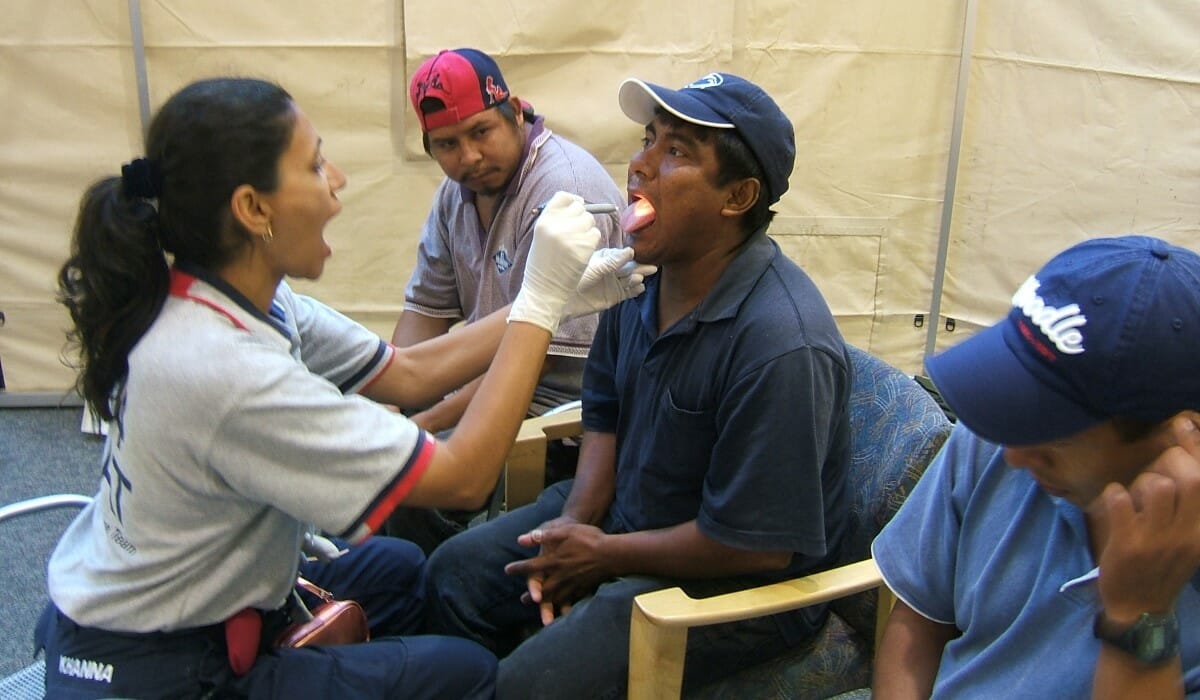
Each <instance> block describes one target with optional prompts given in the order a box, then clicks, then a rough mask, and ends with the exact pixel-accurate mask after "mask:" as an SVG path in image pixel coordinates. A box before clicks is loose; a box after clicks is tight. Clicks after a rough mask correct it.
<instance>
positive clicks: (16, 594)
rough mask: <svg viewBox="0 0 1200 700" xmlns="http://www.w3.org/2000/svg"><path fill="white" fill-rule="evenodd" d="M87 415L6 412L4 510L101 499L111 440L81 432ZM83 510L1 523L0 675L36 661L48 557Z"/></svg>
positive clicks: (1, 429) (0, 414)
mask: <svg viewBox="0 0 1200 700" xmlns="http://www.w3.org/2000/svg"><path fill="white" fill-rule="evenodd" d="M81 417H82V409H81V408H79V407H72V408H0V505H6V504H8V503H12V502H14V501H19V500H22V499H26V498H33V497H35V496H45V495H49V494H54V493H82V494H87V495H91V494H93V493H95V490H96V483H97V479H98V478H99V474H100V455H101V452H102V450H103V440H102V439H101V438H100V437H98V436H95V435H88V434H86V433H83V432H81V431H80V429H79V427H80V418H81ZM77 512H78V510H77V509H74V508H72V509H60V510H54V511H47V512H44V513H39V514H34V515H26V516H21V517H18V518H15V519H13V520H10V521H8V522H5V523H0V558H3V564H2V565H0V677H2V676H7V675H9V674H11V673H13V672H15V671H17V670H19V669H21V668H22V667H24V666H26V665H28V664H29V663H30V662H31V661H32V652H33V625H34V622H35V621H36V619H37V616H38V614H39V613H40V612H41V610H42V607H43V606H44V605H45V604H46V600H47V598H46V558H47V557H48V556H49V554H50V552H51V550H53V548H54V544H55V542H57V541H58V536H59V534H61V533H62V531H63V529H64V528H65V527H66V526H67V523H69V522H70V520H71V518H73V517H75V514H76V513H77Z"/></svg>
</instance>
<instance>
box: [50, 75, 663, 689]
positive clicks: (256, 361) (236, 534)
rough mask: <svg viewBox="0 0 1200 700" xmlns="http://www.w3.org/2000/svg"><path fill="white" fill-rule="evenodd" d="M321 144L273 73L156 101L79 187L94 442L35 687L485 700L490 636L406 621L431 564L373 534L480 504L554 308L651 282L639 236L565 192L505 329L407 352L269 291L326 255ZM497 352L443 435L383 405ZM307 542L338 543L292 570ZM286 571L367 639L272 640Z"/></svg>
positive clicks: (490, 325)
mask: <svg viewBox="0 0 1200 700" xmlns="http://www.w3.org/2000/svg"><path fill="white" fill-rule="evenodd" d="M320 146H321V140H320V138H319V137H318V135H317V132H316V129H315V128H314V127H313V125H312V123H311V122H310V121H309V119H308V117H306V116H305V114H304V112H302V111H301V110H300V108H299V107H298V106H297V105H296V104H295V103H294V102H293V100H292V98H291V97H290V96H289V95H288V94H287V93H286V92H285V91H284V90H283V89H281V88H280V87H278V86H276V85H273V84H270V83H266V82H262V81H258V80H248V79H213V80H204V81H200V82H196V83H193V84H191V85H188V86H187V87H185V88H184V89H182V90H180V91H179V92H178V93H176V94H175V95H173V96H172V97H171V98H170V99H169V100H168V101H167V102H166V104H164V105H163V106H162V108H161V110H160V111H159V112H158V114H157V115H156V116H155V118H154V120H153V122H152V124H151V127H150V131H149V134H148V136H147V143H146V156H145V157H144V158H141V159H138V160H135V161H133V162H132V163H130V164H128V165H126V166H125V167H123V168H122V175H121V176H120V177H109V178H105V179H102V180H100V181H99V182H97V183H96V184H94V185H93V186H92V187H91V188H90V189H89V190H88V191H87V192H86V194H85V195H84V197H83V201H82V204H81V206H80V210H79V215H78V219H77V221H76V226H75V234H74V239H73V242H72V250H71V255H70V258H69V259H68V260H67V262H66V263H65V264H64V265H63V267H62V270H61V273H60V275H59V290H60V298H61V301H62V302H63V303H64V305H65V306H66V307H67V309H68V310H69V312H70V314H71V318H72V320H73V321H74V329H73V331H72V332H71V334H70V337H71V339H72V340H73V341H74V342H75V343H76V344H77V345H78V347H79V354H80V362H79V364H80V375H79V387H80V391H81V393H82V394H83V396H84V398H86V399H87V400H88V402H89V403H90V404H91V405H92V406H93V407H94V408H95V409H96V410H97V411H98V412H99V414H100V415H101V416H102V417H103V418H104V419H106V420H107V421H109V422H110V436H109V439H108V442H107V443H106V446H105V454H104V460H103V470H102V478H101V481H100V486H99V491H98V493H97V495H96V498H95V500H94V502H93V503H92V505H90V506H88V507H87V508H85V509H84V510H83V511H82V512H81V513H80V514H79V517H77V518H76V519H75V521H74V522H73V523H72V524H71V525H70V527H69V528H68V529H67V531H66V532H65V533H64V534H63V537H62V539H61V541H60V542H59V545H58V547H57V548H56V549H55V552H54V554H53V555H52V557H51V560H50V564H49V590H50V598H51V603H50V605H49V606H47V609H46V612H45V614H44V615H43V616H42V619H41V621H40V622H39V624H38V630H37V643H38V646H39V647H44V648H45V652H46V686H47V694H48V696H49V697H55V698H59V697H72V698H74V697H79V698H92V697H137V698H143V697H170V698H184V697H226V696H250V697H276V696H286V697H314V698H316V697H320V698H332V697H355V698H367V697H380V698H382V697H406V698H415V697H448V698H449V697H453V698H465V697H490V696H491V694H492V692H493V682H494V677H495V658H494V657H492V656H491V654H490V653H489V652H487V651H485V650H484V649H483V648H482V647H479V646H477V645H475V644H473V643H471V642H466V641H463V640H457V639H450V638H442V637H432V636H429V637H417V636H409V637H401V636H396V635H401V634H406V633H412V632H414V631H416V630H417V629H418V628H419V624H420V619H421V616H422V613H423V602H424V591H423V590H422V588H421V584H420V581H421V575H420V574H421V567H422V566H423V564H424V559H423V555H422V554H421V552H420V550H419V549H418V548H417V547H416V546H415V545H412V544H411V543H408V542H404V541H402V540H394V539H390V538H386V537H377V538H373V539H367V538H368V537H369V536H370V534H371V533H372V532H373V531H374V530H375V529H376V528H377V527H378V526H379V525H380V524H381V523H382V522H383V521H384V519H385V518H386V517H387V515H388V514H389V513H390V512H391V511H392V510H393V509H394V508H395V507H396V506H397V505H398V504H400V503H404V504H405V505H417V506H436V507H449V508H470V507H477V506H478V505H479V504H480V503H481V502H482V501H483V500H484V499H485V498H486V497H487V495H488V494H489V493H490V491H491V489H492V487H493V486H494V484H495V481H496V478H497V476H498V474H499V469H500V466H501V463H502V460H503V458H504V455H505V454H506V452H507V448H508V446H509V445H510V444H511V442H512V439H513V437H514V436H515V435H516V432H517V429H518V427H519V424H520V421H521V419H522V418H523V417H524V414H525V407H526V406H527V405H528V403H529V399H530V396H531V395H532V392H533V388H534V385H535V384H536V382H537V379H538V373H539V369H540V366H541V360H542V358H543V357H544V356H545V354H546V349H547V347H548V345H549V340H550V337H551V335H552V334H553V333H554V330H555V328H556V327H557V325H558V323H559V321H560V318H561V317H562V316H564V314H568V315H569V314H575V313H586V312H594V311H596V310H599V309H601V308H604V307H606V306H608V305H610V304H612V303H615V302H616V301H619V300H620V299H621V298H623V297H626V296H631V295H633V294H636V293H639V292H640V290H641V284H640V282H641V279H640V275H638V274H635V272H636V271H635V270H632V269H631V268H630V266H628V265H624V263H626V262H627V261H629V260H630V259H631V258H632V254H631V251H630V252H614V251H599V252H596V253H595V254H594V255H593V251H594V248H595V246H596V244H597V242H598V240H599V233H598V232H597V231H596V229H595V226H594V222H593V221H592V219H591V215H590V214H587V213H586V211H585V210H584V207H583V203H582V200H580V199H579V198H578V197H575V196H573V195H567V194H565V193H559V194H558V195H556V196H555V197H554V198H553V199H552V200H551V201H550V203H549V204H548V206H547V209H546V211H545V213H544V214H543V215H542V216H541V219H540V220H539V223H538V224H537V230H536V234H535V242H534V252H533V253H531V258H530V263H529V268H528V270H527V271H526V274H525V280H524V286H523V287H522V290H521V294H520V296H518V298H517V300H516V301H515V302H514V303H513V304H512V306H511V307H510V309H509V310H508V312H507V317H506V316H505V314H504V313H503V312H497V313H496V314H493V315H492V316H489V317H487V318H485V319H482V320H480V321H479V322H477V323H474V324H471V325H469V326H467V327H464V328H463V329H461V330H459V331H457V332H455V333H453V334H451V335H447V336H442V337H440V338H438V339H435V340H432V341H430V342H428V343H425V344H422V345H418V346H413V347H411V348H405V349H396V348H394V347H392V346H390V345H389V344H387V343H385V342H383V341H381V340H380V339H379V338H378V337H377V336H375V335H373V334H371V333H370V332H369V331H367V330H366V329H365V328H363V327H362V326H360V325H358V324H357V323H355V322H353V321H351V320H350V319H348V318H346V317H344V316H342V315H340V314H338V313H337V312H335V311H333V310H332V309H330V308H329V307H327V306H324V305H323V304H321V303H319V302H317V301H315V300H313V299H311V298H309V297H306V296H303V295H300V294H297V293H295V292H293V291H292V290H291V289H290V288H289V286H288V284H287V283H286V282H285V281H284V278H285V277H297V278H304V279H316V278H317V277H319V276H320V274H321V272H322V269H323V267H324V263H325V259H326V258H327V257H328V256H329V255H330V254H331V250H330V248H329V245H328V244H327V243H326V242H325V240H324V237H323V229H324V227H325V224H326V223H327V222H328V221H329V220H330V219H331V218H332V217H333V216H335V215H336V214H337V213H338V211H339V210H340V209H341V203H340V202H339V201H338V198H337V192H338V191H339V190H341V189H342V188H343V187H344V186H345V184H346V178H345V176H344V174H343V173H342V171H341V170H340V169H339V168H338V167H337V166H336V165H334V164H333V163H331V162H329V161H327V160H325V159H324V157H323V156H322V155H321V148H320ZM589 260H590V261H591V263H590V264H589ZM581 277H582V281H581ZM577 286H578V288H577ZM506 321H507V323H506ZM489 363H490V365H491V369H490V370H488V372H487V375H486V378H485V380H484V382H483V387H482V389H481V391H480V392H479V394H478V396H477V397H476V398H475V400H474V401H473V402H472V404H471V406H470V409H469V410H468V412H467V414H466V416H465V417H464V419H463V422H462V423H461V424H460V425H459V428H458V429H457V430H456V431H455V432H454V434H453V435H452V436H450V437H449V438H448V439H447V440H445V441H444V442H438V441H437V440H435V439H434V438H433V437H432V436H430V435H429V434H427V433H425V432H423V431H421V430H420V429H419V428H418V427H417V426H416V425H414V424H413V423H412V422H411V421H409V420H408V419H407V418H405V417H404V416H402V415H400V414H397V413H394V412H392V411H389V410H387V409H386V408H384V407H383V406H381V405H380V403H386V404H395V405H400V406H418V405H423V404H426V403H428V402H430V401H431V400H433V399H435V398H437V397H440V396H441V395H443V394H444V393H446V392H447V391H449V390H450V389H451V388H453V387H457V386H460V385H462V384H463V383H465V382H466V381H468V380H470V379H471V378H473V377H475V376H477V375H478V374H480V373H482V372H483V371H484V370H486V369H487V368H488V365H489ZM359 394H361V395H362V396H365V397H367V398H370V399H374V400H376V401H378V402H379V403H375V402H373V401H368V400H365V399H363V398H361V397H360V396H357V395H359ZM314 531H320V532H325V533H332V534H333V535H336V536H337V537H339V538H344V539H345V540H347V541H348V542H349V543H351V544H352V545H354V546H352V547H350V548H349V550H348V553H345V554H344V556H337V554H338V552H337V551H334V552H330V551H329V549H328V547H325V548H317V549H318V550H320V551H317V552H316V553H317V554H319V555H321V556H320V558H319V559H317V560H315V561H308V560H307V559H306V558H305V559H304V560H303V563H302V557H301V550H302V547H303V546H304V543H305V542H306V541H308V542H310V543H311V542H323V540H321V539H319V538H317V539H314V538H313V532H314ZM339 544H340V543H339ZM298 572H299V573H300V574H302V575H303V576H304V577H305V578H307V579H309V580H311V581H313V582H314V583H316V584H317V585H319V586H322V587H324V588H326V589H329V590H331V591H333V592H334V594H335V595H337V596H338V597H346V598H352V599H355V600H357V601H358V602H360V603H362V604H363V606H364V608H365V609H366V611H367V614H368V620H369V623H370V626H371V632H372V636H373V637H374V638H375V640H374V641H372V642H369V643H366V644H352V645H345V646H334V647H302V648H291V647H288V648H276V647H275V646H274V645H273V641H274V640H275V639H276V637H277V635H278V634H279V632H280V631H281V630H282V629H283V628H285V627H286V626H287V625H288V624H289V622H290V621H291V617H290V608H289V606H288V605H287V604H286V603H287V602H288V601H289V599H290V598H291V597H292V594H293V587H294V585H295V584H296V577H297V573H298Z"/></svg>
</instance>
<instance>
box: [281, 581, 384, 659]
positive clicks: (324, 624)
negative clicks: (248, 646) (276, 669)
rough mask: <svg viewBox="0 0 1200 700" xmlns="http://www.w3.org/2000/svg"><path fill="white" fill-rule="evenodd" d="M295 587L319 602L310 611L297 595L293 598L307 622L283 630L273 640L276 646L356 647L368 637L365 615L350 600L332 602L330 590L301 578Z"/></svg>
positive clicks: (358, 606) (360, 608)
mask: <svg viewBox="0 0 1200 700" xmlns="http://www.w3.org/2000/svg"><path fill="white" fill-rule="evenodd" d="M296 585H297V587H299V588H303V589H304V590H306V591H308V592H309V593H312V594H313V595H315V596H317V597H318V598H320V599H321V601H322V602H321V604H320V605H317V606H316V607H315V608H313V609H312V611H311V612H309V611H308V609H307V608H306V607H305V606H304V604H303V603H302V602H300V596H299V595H296V603H297V607H298V609H299V611H300V613H299V614H300V615H305V614H306V613H307V614H308V616H309V619H307V620H304V621H301V622H297V623H294V624H292V625H289V626H288V627H287V628H285V629H284V630H283V631H282V632H280V633H279V636H278V637H276V638H275V646H277V647H308V646H335V645H338V644H357V643H359V642H365V641H367V640H369V639H370V638H371V633H370V631H369V630H368V628H367V614H366V613H365V612H364V611H363V609H362V606H361V605H359V604H358V603H356V602H354V601H353V600H334V598H333V594H331V593H330V592H329V591H327V590H325V589H324V588H321V587H320V586H317V585H316V584H314V583H312V582H311V581H308V580H306V579H304V578H299V579H298V580H297V581H296Z"/></svg>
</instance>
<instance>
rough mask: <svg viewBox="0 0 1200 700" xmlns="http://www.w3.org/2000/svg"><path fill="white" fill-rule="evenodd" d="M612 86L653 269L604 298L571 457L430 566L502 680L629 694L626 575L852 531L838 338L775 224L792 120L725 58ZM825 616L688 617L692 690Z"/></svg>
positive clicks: (536, 689)
mask: <svg viewBox="0 0 1200 700" xmlns="http://www.w3.org/2000/svg"><path fill="white" fill-rule="evenodd" d="M618 100H619V104H620V107H621V109H622V110H623V111H624V113H625V115H626V116H628V117H629V118H630V119H632V120H634V121H635V122H636V123H637V124H639V125H641V126H642V127H643V128H644V131H643V136H642V140H641V141H642V145H641V148H640V149H638V151H637V152H636V153H635V154H634V155H633V157H632V159H631V160H630V162H629V167H628V171H627V189H628V198H627V202H626V206H625V208H624V209H623V210H622V212H621V214H620V217H619V219H620V223H621V228H622V229H623V230H624V232H625V234H626V236H627V237H628V241H627V242H628V245H629V246H631V247H632V248H633V251H634V255H635V260H636V261H637V262H638V263H642V264H650V265H656V266H658V268H659V272H658V274H657V275H655V276H653V277H649V278H647V280H646V292H645V294H644V295H643V296H642V298H641V299H640V300H639V301H638V302H636V303H632V302H624V303H622V304H620V305H618V306H616V307H613V308H612V309H610V310H609V311H607V312H605V313H604V314H603V315H602V316H601V318H600V324H599V326H598V328H597V331H596V338H595V341H594V342H593V344H592V350H591V353H590V354H589V356H588V362H587V367H586V369H585V372H584V381H583V427H584V436H583V442H582V447H581V448H580V454H579V464H578V467H577V469H576V476H575V478H574V480H573V481H565V482H562V483H559V484H555V485H554V486H551V487H549V488H547V489H546V490H545V491H544V492H543V493H542V494H541V496H540V497H539V498H538V500H537V502H535V503H533V504H531V505H528V506H526V507H524V508H519V509H516V510H514V511H512V512H510V513H508V514H506V515H503V516H501V517H500V518H498V519H496V520H492V521H490V522H487V523H484V524H482V525H479V526H477V527H472V528H470V529H468V530H467V531H466V532H464V533H462V534H459V535H456V536H455V537H452V538H451V539H449V540H447V541H446V542H444V543H443V544H442V545H441V547H439V548H438V550H437V551H435V552H434V554H433V556H432V557H431V558H430V561H429V567H428V568H427V570H426V574H427V580H428V590H430V591H432V592H434V593H433V595H432V600H431V610H430V617H431V622H432V625H433V627H432V629H435V630H438V631H440V632H442V633H445V634H454V635H459V636H464V637H467V638H468V639H473V640H476V641H478V642H480V643H482V644H484V645H485V646H487V647H488V648H490V649H493V650H494V651H495V652H496V653H497V655H498V656H500V657H502V658H501V661H500V667H499V675H498V681H497V696H498V697H499V698H501V700H503V699H504V698H522V699H524V698H552V697H553V698H564V697H571V698H575V697H621V696H623V695H624V693H625V690H626V677H627V675H628V657H629V618H630V610H631V606H632V601H633V598H634V597H635V596H637V595H639V594H641V593H645V592H648V591H653V590H658V589H661V588H666V587H670V586H676V585H681V586H683V587H684V589H685V590H687V591H688V593H689V594H692V595H696V596H707V595H714V594H719V593H724V592H728V591H731V590H736V589H740V588H744V587H746V586H747V585H750V584H753V583H765V582H771V581H776V580H779V579H782V578H786V577H790V576H795V575H799V574H802V573H808V572H811V571H816V570H820V569H824V568H827V567H828V566H829V565H830V564H831V562H833V561H835V560H836V559H837V557H838V555H839V550H840V547H841V542H842V536H843V532H844V530H845V517H846V508H845V505H844V503H845V501H844V485H843V482H844V473H845V466H846V462H847V448H848V432H849V429H848V418H847V395H848V385H849V370H848V363H847V359H846V349H845V345H844V344H843V342H842V337H841V335H840V334H839V333H838V329H837V326H836V325H835V324H834V321H833V316H832V314H831V313H830V311H829V308H828V307H827V305H826V303H825V300H824V299H823V298H822V296H821V293H820V292H819V291H818V290H817V288H816V286H815V285H814V284H813V282H812V280H810V279H809V278H808V276H807V275H806V274H805V273H804V272H803V271H802V270H801V269H800V268H799V267H798V266H797V265H796V264H795V263H794V262H792V261H791V260H789V259H788V258H787V257H786V256H785V255H783V254H782V253H781V252H780V250H779V247H778V246H777V245H776V244H775V243H774V242H773V241H772V240H771V239H770V238H769V237H768V236H767V234H766V229H767V225H768V224H769V223H770V221H771V218H772V216H773V212H772V211H771V206H772V205H773V204H775V203H776V202H778V201H779V198H780V197H781V196H782V195H783V194H784V192H786V191H787V188H788V178H789V176H790V175H791V172H792V167H793V162H794V157H795V137H794V133H793V129H792V124H791V122H790V121H789V120H788V118H787V116H786V115H784V113H783V112H782V111H781V110H780V109H779V107H778V105H776V103H775V102H774V100H772V99H771V98H770V97H769V96H768V95H767V93H766V92H765V91H763V89H762V88H761V87H759V86H758V85H755V84H754V83H751V82H750V81H748V80H745V79H743V78H741V77H738V76H735V75H729V74H725V73H711V74H709V75H706V76H704V77H703V78H700V79H699V80H696V81H694V82H692V83H691V84H689V85H687V86H685V87H683V88H681V89H679V90H673V89H669V88H665V87H662V86H659V85H653V84H650V83H646V82H642V81H640V80H634V79H630V80H627V81H625V83H624V84H623V85H622V86H621V88H620V91H619V95H618ZM824 618H825V611H824V609H822V608H809V609H807V610H805V611H798V612H790V613H783V614H780V615H776V616H773V617H769V618H764V619H759V620H756V621H750V622H737V623H728V624H722V625H714V626H712V627H708V628H705V630H704V633H703V634H694V635H693V637H692V639H690V640H689V644H688V655H687V666H686V668H685V670H684V688H685V694H686V693H687V692H690V691H691V690H692V689H695V688H697V687H699V686H702V685H704V684H705V683H708V682H710V681H713V680H716V679H718V678H721V677H722V676H725V675H728V674H730V673H732V672H734V671H735V670H737V669H740V668H743V667H745V666H747V665H749V664H751V663H755V662H759V661H762V660H764V659H766V658H769V657H770V656H772V655H774V654H778V653H782V652H783V651H784V650H786V649H788V648H789V647H791V646H793V645H798V644H803V643H805V642H806V641H807V640H808V639H809V638H810V637H811V635H812V633H813V630H815V629H818V628H819V626H820V625H821V624H822V623H823V622H824ZM539 623H540V624H541V628H540V629H539V630H538V631H537V632H536V633H535V634H533V635H532V636H528V637H527V638H522V637H524V636H525V635H523V634H522V633H523V632H524V631H525V630H526V628H527V627H528V626H529V625H530V624H532V625H534V626H535V627H536V626H537V625H538V624H539ZM581 659H583V660H586V661H584V662H581V661H580V660H581Z"/></svg>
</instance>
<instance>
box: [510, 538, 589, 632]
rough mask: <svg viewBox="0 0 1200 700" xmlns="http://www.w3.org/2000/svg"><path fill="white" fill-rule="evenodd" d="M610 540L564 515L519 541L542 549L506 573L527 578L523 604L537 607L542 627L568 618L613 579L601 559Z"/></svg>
mask: <svg viewBox="0 0 1200 700" xmlns="http://www.w3.org/2000/svg"><path fill="white" fill-rule="evenodd" d="M607 537H608V535H606V534H605V533H604V531H603V530H601V529H600V528H598V527H594V526H592V525H585V524H582V523H579V522H576V521H575V520H574V519H572V518H569V517H566V516H563V517H559V518H556V519H554V520H550V521H548V522H546V523H543V524H542V525H541V526H540V527H537V528H534V529H533V530H530V531H529V532H527V533H525V534H523V535H521V536H520V537H518V538H517V543H518V544H520V545H521V546H522V547H538V546H540V550H539V551H538V554H537V556H535V557H532V558H530V559H522V560H520V561H515V562H512V563H510V564H508V565H507V566H505V567H504V573H506V574H508V575H510V576H523V577H525V585H526V590H525V593H523V594H522V595H521V601H522V602H524V603H528V604H536V605H537V606H538V609H539V613H540V616H541V620H542V625H543V626H544V625H549V624H550V623H551V622H554V619H555V618H556V617H558V616H560V615H566V614H567V613H568V612H570V610H571V605H572V604H574V603H575V601H577V600H579V599H580V598H583V597H584V596H587V595H589V594H591V593H592V592H594V591H595V590H596V587H597V586H599V585H600V583H601V582H602V581H604V580H605V579H608V578H611V577H612V573H611V572H609V571H607V570H606V569H605V567H604V563H603V561H604V560H603V557H602V556H601V546H602V545H603V543H604V540H605V538H607Z"/></svg>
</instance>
